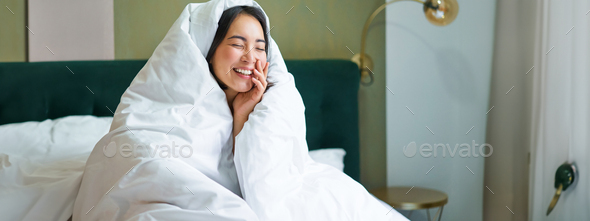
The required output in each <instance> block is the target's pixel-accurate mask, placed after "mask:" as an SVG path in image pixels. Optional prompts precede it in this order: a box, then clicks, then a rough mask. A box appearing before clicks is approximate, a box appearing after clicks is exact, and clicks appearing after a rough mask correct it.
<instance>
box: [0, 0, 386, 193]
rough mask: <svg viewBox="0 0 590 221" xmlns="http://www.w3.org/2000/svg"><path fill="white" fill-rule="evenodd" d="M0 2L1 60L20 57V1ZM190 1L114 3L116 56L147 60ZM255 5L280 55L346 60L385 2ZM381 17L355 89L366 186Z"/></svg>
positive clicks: (378, 87)
mask: <svg viewBox="0 0 590 221" xmlns="http://www.w3.org/2000/svg"><path fill="white" fill-rule="evenodd" d="M4 2H5V4H7V5H8V7H10V8H11V9H12V10H13V11H14V12H15V13H17V15H16V16H15V17H17V16H19V17H18V18H11V17H10V16H11V15H12V13H10V12H9V11H8V10H7V9H6V8H4V9H0V19H1V20H0V21H2V22H0V30H2V31H1V32H0V46H1V48H0V61H24V60H25V43H24V42H25V41H24V35H25V32H24V20H25V17H24V8H25V6H24V0H21V1H17V0H8V1H4ZM190 2H195V1H187V0H168V1H164V0H141V1H140V0H117V1H114V21H115V59H147V58H149V57H150V55H151V54H152V52H153V50H154V49H155V48H156V46H157V45H158V43H160V41H161V40H162V38H164V35H165V34H166V32H167V31H168V29H169V28H170V26H171V25H172V23H173V22H174V21H175V20H176V18H177V17H178V15H179V14H180V12H181V11H182V9H183V8H184V6H186V4H188V3H190ZM259 3H260V5H262V7H263V8H264V10H265V11H266V13H267V14H268V16H269V18H270V25H271V26H275V27H274V29H273V30H272V32H271V34H272V36H273V38H274V39H275V41H276V42H277V44H278V45H279V47H280V49H281V53H282V54H283V56H284V57H285V59H316V58H320V59H322V58H339V59H350V58H351V57H352V53H350V51H348V49H346V46H348V47H349V48H350V49H351V50H352V51H353V52H355V53H358V52H359V51H360V38H361V36H360V35H361V31H362V28H363V25H364V22H365V20H366V19H367V17H368V16H369V14H370V13H372V12H373V10H375V9H376V8H377V7H378V6H379V5H381V4H382V3H384V1H383V0H370V1H353V0H346V1H337V0H327V1H309V2H302V1H298V0H287V1H272V0H261V1H259ZM11 5H13V6H11ZM293 6H294V7H293ZM306 6H307V7H309V8H310V9H311V10H312V11H313V13H314V14H312V13H311V12H310V11H309V10H308V9H307V8H306ZM13 7H14V8H13ZM291 7H293V9H292V10H291V11H290V12H289V13H288V14H286V13H287V11H289V9H290V8H291ZM15 9H16V11H15ZM7 13H10V14H7ZM6 16H8V17H6ZM7 19H14V21H10V20H7ZM384 20H385V16H384V13H383V12H382V13H381V14H380V15H379V16H377V18H376V19H375V20H374V21H373V25H372V26H371V28H370V29H369V35H368V39H367V53H369V54H370V55H371V57H372V58H373V60H374V63H375V67H374V68H373V69H372V70H373V72H374V73H375V83H374V85H373V86H371V87H365V86H361V88H360V91H359V114H360V116H359V123H360V131H361V132H360V141H361V182H362V183H363V184H364V185H365V186H366V187H367V188H373V187H380V186H384V185H385V173H386V171H385V170H386V169H385V166H386V165H385V156H386V155H385V92H386V91H385V74H384V72H385V25H384ZM9 21H10V22H13V23H14V24H13V23H10V22H9ZM326 26H328V27H329V28H330V29H331V30H332V31H333V32H334V34H332V33H331V32H330V31H329V30H328V29H327V28H326ZM4 30H13V31H9V32H6V31H4ZM15 43H16V44H15ZM5 48H7V49H5Z"/></svg>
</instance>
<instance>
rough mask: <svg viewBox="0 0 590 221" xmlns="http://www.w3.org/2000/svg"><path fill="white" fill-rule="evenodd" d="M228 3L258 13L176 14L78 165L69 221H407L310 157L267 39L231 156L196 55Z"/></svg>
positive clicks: (204, 7) (190, 10) (295, 102)
mask: <svg viewBox="0 0 590 221" xmlns="http://www.w3.org/2000/svg"><path fill="white" fill-rule="evenodd" d="M236 5H248V6H254V7H260V6H259V5H258V4H257V3H256V2H253V1H248V0H235V1H231V0H230V1H223V0H219V1H211V2H207V3H197V4H189V5H188V6H187V7H186V8H185V9H184V11H183V12H182V14H181V15H180V17H179V18H178V20H177V21H176V22H175V23H174V25H173V26H172V27H171V28H170V30H169V31H168V34H167V35H166V37H165V38H164V40H162V42H161V43H160V45H158V47H157V48H156V50H155V51H154V54H153V55H152V57H151V58H150V59H149V61H148V62H147V64H146V65H145V66H144V68H143V69H142V70H141V71H140V72H139V73H138V75H137V76H136V77H135V79H134V80H133V82H132V83H131V85H130V86H129V88H128V89H127V90H126V91H125V93H124V94H123V96H122V98H121V103H120V104H119V106H118V107H117V110H116V112H115V116H114V119H113V123H112V125H111V129H110V132H109V133H108V134H107V135H105V136H104V137H103V138H102V139H101V140H100V141H99V142H98V143H97V144H96V146H95V148H94V150H93V151H92V153H91V155H90V157H89V158H88V161H87V164H86V168H85V171H84V175H83V179H82V184H81V187H80V191H79V193H78V196H77V198H76V202H75V205H74V217H73V218H74V220H406V219H405V218H403V217H402V216H401V215H400V214H399V213H397V212H396V211H390V209H391V208H387V207H384V206H383V205H382V204H381V203H380V202H379V201H377V200H376V199H374V198H373V197H372V196H371V195H370V194H369V193H368V192H367V191H366V190H365V189H364V187H363V186H362V185H360V184H359V183H357V182H355V181H354V180H353V179H351V178H350V177H348V176H346V175H345V174H344V173H342V172H340V171H338V170H337V169H335V168H333V167H330V166H327V165H324V164H319V163H316V162H314V161H313V160H312V159H311V158H310V157H309V154H308V149H307V143H306V140H305V118H304V106H303V102H302V100H301V97H300V95H299V92H298V91H297V89H296V88H295V84H294V80H293V76H292V75H291V74H290V73H288V71H287V68H286V66H285V64H284V61H283V59H282V56H281V54H280V52H279V50H278V46H277V45H276V43H275V42H274V41H273V40H272V38H270V37H269V52H268V59H267V60H268V61H269V62H270V66H269V72H268V76H269V79H271V80H272V81H273V82H275V86H274V87H272V88H270V89H269V90H268V92H267V93H266V94H265V95H264V97H263V99H262V101H261V102H260V103H259V104H258V105H257V106H256V107H255V109H254V111H253V112H252V113H251V114H250V116H249V120H248V121H247V122H246V123H245V125H244V127H243V129H242V131H241V132H240V134H239V135H238V136H237V137H236V142H235V156H234V155H233V154H232V151H231V150H232V142H233V139H232V123H233V119H232V115H231V112H230V110H229V107H228V105H227V102H226V98H225V94H224V92H223V90H222V89H221V88H220V87H219V85H218V84H217V83H216V81H215V80H214V78H213V77H212V75H211V73H210V71H209V69H208V65H207V62H206V60H205V55H206V54H207V51H208V50H209V47H210V44H211V42H212V40H213V36H214V34H215V32H216V30H217V22H218V20H219V18H220V17H221V14H222V13H223V11H224V10H225V9H228V8H230V7H233V6H236ZM267 21H268V18H267ZM267 30H270V28H267ZM234 162H235V163H234Z"/></svg>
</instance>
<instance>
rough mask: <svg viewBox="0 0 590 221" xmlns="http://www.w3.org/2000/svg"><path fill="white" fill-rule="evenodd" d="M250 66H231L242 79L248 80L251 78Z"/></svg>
mask: <svg viewBox="0 0 590 221" xmlns="http://www.w3.org/2000/svg"><path fill="white" fill-rule="evenodd" d="M253 70H254V69H252V68H232V72H233V73H234V74H236V75H237V76H238V77H240V78H242V79H246V80H249V79H250V78H252V71H253Z"/></svg>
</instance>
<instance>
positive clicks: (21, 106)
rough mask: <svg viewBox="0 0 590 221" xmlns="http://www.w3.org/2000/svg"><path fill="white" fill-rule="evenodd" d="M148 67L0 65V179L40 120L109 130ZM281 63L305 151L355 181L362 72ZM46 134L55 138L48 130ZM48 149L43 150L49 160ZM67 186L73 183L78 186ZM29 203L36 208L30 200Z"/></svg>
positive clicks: (349, 66)
mask: <svg viewBox="0 0 590 221" xmlns="http://www.w3.org/2000/svg"><path fill="white" fill-rule="evenodd" d="M145 63H146V60H122V61H66V62H38V63H0V127H2V128H4V130H0V132H2V133H4V138H3V139H10V142H5V141H4V140H0V141H1V142H2V144H0V145H3V146H0V175H1V174H2V172H3V171H2V170H3V169H6V168H8V167H10V166H11V165H10V160H9V157H10V155H11V153H13V152H15V150H17V149H18V148H19V145H18V144H19V142H21V141H22V142H25V141H28V140H31V139H35V134H34V133H35V131H36V130H37V129H39V128H40V127H39V126H38V125H37V124H35V125H33V126H32V124H33V123H34V122H41V123H40V124H39V125H42V123H43V122H50V121H51V120H53V119H63V118H64V117H68V116H80V117H82V116H86V117H89V116H95V117H99V118H100V119H103V120H102V121H101V122H99V123H102V124H105V125H108V124H109V122H108V117H112V115H113V112H114V110H115V109H116V108H117V104H118V103H119V100H120V97H121V95H122V94H123V92H124V90H125V89H126V88H127V87H128V85H129V84H130V82H131V81H132V80H133V78H134V77H135V75H136V74H137V73H138V71H139V70H140V69H141V68H142V67H143V65H144V64H145ZM286 65H287V67H288V69H289V71H290V72H291V73H292V74H293V75H294V77H295V83H296V86H297V88H298V90H299V92H300V94H301V96H302V98H303V101H304V103H305V107H306V110H305V117H306V126H307V131H306V139H307V143H308V146H309V149H310V151H311V150H320V149H326V148H342V149H344V150H345V151H346V155H345V156H344V160H343V164H344V170H343V171H344V173H346V174H347V175H348V176H350V177H352V178H353V179H355V180H357V181H359V178H360V163H359V128H358V100H357V99H358V97H357V93H358V88H359V74H358V68H357V66H356V64H354V63H352V62H350V61H346V60H287V61H286ZM88 119H89V118H76V120H75V121H77V123H79V124H82V125H83V124H84V122H86V120H88ZM105 119H106V120H105ZM22 122H29V124H28V127H29V129H26V130H28V131H29V132H28V133H26V134H24V133H23V132H20V134H21V135H22V136H23V137H22V138H21V137H19V136H21V135H19V133H11V131H9V130H11V128H17V127H16V126H14V125H20V126H22ZM19 123H20V124H19ZM74 123H75V122H74ZM11 125H12V126H14V127H11ZM20 126H19V127H20ZM78 127H80V125H78ZM25 128H26V127H25ZM61 129H62V130H68V128H67V124H66V126H65V129H64V126H62V128H61ZM71 130H77V131H72V133H70V134H69V136H70V138H71V137H75V136H76V133H75V132H80V131H79V130H82V129H80V128H73V129H71ZM49 132H50V133H55V131H54V129H53V128H51V130H50V131H49ZM103 132H104V131H93V132H92V133H95V134H100V133H103ZM25 136H26V137H25ZM0 137H2V135H0ZM51 142H58V141H54V140H51ZM7 143H8V144H7ZM15 143H16V145H15ZM70 143H75V142H74V141H71V142H70ZM9 144H10V145H9ZM7 145H8V146H7ZM92 148H93V145H87V147H83V148H81V149H82V150H80V153H82V154H81V157H82V160H83V157H84V155H83V153H84V151H86V152H87V153H89V151H90V150H91V149H92ZM77 150H78V149H77ZM42 151H46V150H42ZM51 151H52V150H47V154H49V152H51ZM2 152H5V153H2ZM55 159H59V157H56V158H55ZM34 160H35V159H29V161H34ZM78 163H79V162H78ZM75 166H76V167H78V168H79V167H80V166H82V169H83V165H80V164H77V165H75ZM37 172H39V171H37ZM41 172H42V171H41ZM5 175H6V174H5ZM41 176H42V174H41ZM18 182H21V183H23V184H25V183H26V184H27V185H28V186H29V187H30V188H31V190H35V188H36V187H35V183H34V181H31V180H22V181H18ZM72 182H74V183H75V182H76V180H75V179H74V180H73V181H72ZM1 185H2V184H0V186H1ZM40 191H42V190H40ZM1 194H2V192H1V191H0V198H3V197H5V196H2V195H1ZM4 194H5V193H4ZM13 196H14V195H13ZM64 198H65V197H64ZM70 198H71V197H70ZM74 198H75V197H74ZM29 201H31V202H35V201H37V202H41V201H40V200H39V199H35V198H32V199H29ZM3 203H6V201H4V202H3ZM64 203H65V204H67V203H68V202H64ZM71 204H73V201H72V202H71ZM42 207H43V205H39V203H30V204H26V203H25V204H23V205H2V208H0V214H10V213H12V212H14V211H23V210H31V209H34V208H37V209H39V208H42ZM67 209H68V208H64V210H67ZM70 210H71V208H70ZM37 211H42V209H41V210H37ZM34 216H35V214H29V215H28V216H27V217H22V216H20V217H18V216H17V218H20V219H34V218H35V217H34ZM8 217H11V216H10V215H9V216H8ZM42 217H43V218H44V219H51V220H60V219H61V220H66V219H67V217H66V218H65V219H64V215H63V214H62V215H61V216H56V217H45V216H42V215H40V214H39V217H37V218H42Z"/></svg>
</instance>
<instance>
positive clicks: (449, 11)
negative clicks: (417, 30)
mask: <svg viewBox="0 0 590 221" xmlns="http://www.w3.org/2000/svg"><path fill="white" fill-rule="evenodd" d="M401 1H413V2H418V3H421V4H422V5H423V6H424V7H423V8H424V15H425V16H426V20H428V21H429V22H430V23H431V24H433V25H436V26H445V25H448V24H450V23H451V22H453V20H455V18H456V17H457V14H458V13H459V4H458V3H457V0H425V1H420V0H392V1H389V2H386V3H385V4H383V5H381V6H379V8H377V10H375V11H374V12H373V14H371V16H369V18H368V19H367V21H366V22H365V27H364V28H363V34H362V36H361V53H358V54H355V55H354V56H352V58H351V60H352V62H354V63H356V64H357V65H358V67H359V70H360V72H361V84H362V85H365V86H370V85H372V84H373V81H374V80H375V78H374V76H373V73H370V72H372V71H371V69H372V68H373V60H372V59H371V57H370V56H369V55H367V54H365V42H366V40H367V31H368V30H369V25H370V24H371V22H372V21H373V19H374V18H375V16H377V14H379V12H381V11H382V10H383V9H385V7H386V6H387V5H389V4H391V3H394V2H401ZM367 76H369V77H370V81H369V82H365V81H363V79H365V78H366V77H367Z"/></svg>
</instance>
